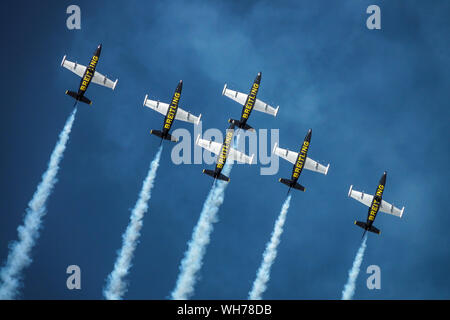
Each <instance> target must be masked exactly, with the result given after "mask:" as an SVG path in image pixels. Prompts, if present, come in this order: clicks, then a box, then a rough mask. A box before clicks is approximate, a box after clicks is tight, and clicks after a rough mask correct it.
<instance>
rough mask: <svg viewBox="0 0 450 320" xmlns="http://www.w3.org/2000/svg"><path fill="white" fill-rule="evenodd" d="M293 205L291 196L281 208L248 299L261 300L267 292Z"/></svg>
mask: <svg viewBox="0 0 450 320" xmlns="http://www.w3.org/2000/svg"><path fill="white" fill-rule="evenodd" d="M290 204H291V195H289V196H288V197H287V198H286V200H285V201H284V203H283V206H282V207H281V212H280V215H279V216H278V218H277V221H276V222H275V227H274V229H273V232H272V236H271V237H270V241H269V242H268V243H267V246H266V249H265V250H264V254H263V261H262V263H261V266H260V267H259V269H258V272H257V273H256V279H255V282H253V287H252V290H251V291H250V293H249V295H248V298H249V299H250V300H261V299H262V294H263V293H264V291H266V288H267V282H268V281H269V279H270V268H271V267H272V264H273V263H274V261H275V258H276V257H277V248H278V244H279V243H280V237H281V234H282V233H283V226H284V222H285V221H286V214H287V212H288V210H289V206H290Z"/></svg>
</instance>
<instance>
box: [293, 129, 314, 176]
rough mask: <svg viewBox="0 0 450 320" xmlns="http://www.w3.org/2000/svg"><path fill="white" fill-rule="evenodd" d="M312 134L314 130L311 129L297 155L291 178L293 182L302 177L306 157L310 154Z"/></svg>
mask: <svg viewBox="0 0 450 320" xmlns="http://www.w3.org/2000/svg"><path fill="white" fill-rule="evenodd" d="M311 135H312V130H311V129H309V130H308V133H307V134H306V136H305V140H304V141H303V144H302V147H301V148H300V151H299V153H298V156H297V161H296V162H295V164H294V168H293V169H292V176H291V180H292V182H293V184H295V183H296V182H297V180H298V178H299V177H300V174H301V173H302V171H303V167H304V166H305V161H306V157H307V154H308V149H309V145H310V143H311Z"/></svg>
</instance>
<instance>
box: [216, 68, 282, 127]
mask: <svg viewBox="0 0 450 320" xmlns="http://www.w3.org/2000/svg"><path fill="white" fill-rule="evenodd" d="M260 82H261V72H259V73H258V75H257V76H256V78H255V81H254V82H253V84H252V87H251V88H250V92H249V94H244V93H241V92H238V91H234V90H230V89H228V88H227V84H225V86H224V87H223V91H222V95H224V96H226V97H228V98H230V99H232V100H234V101H236V102H237V103H239V104H241V105H243V106H244V107H243V108H242V113H241V119H240V120H234V119H229V120H228V122H230V123H233V124H235V125H236V126H237V127H238V128H240V129H244V130H250V131H255V129H253V128H252V127H250V126H249V125H248V124H247V120H248V118H249V117H250V114H251V112H252V110H253V109H255V110H257V111H260V112H264V113H268V114H271V115H273V116H274V117H276V116H277V113H278V109H279V106H278V107H276V108H274V107H272V106H270V105H268V104H267V103H265V102H263V101H261V100H259V99H256V95H257V94H258V90H259V84H260Z"/></svg>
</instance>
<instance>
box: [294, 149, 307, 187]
mask: <svg viewBox="0 0 450 320" xmlns="http://www.w3.org/2000/svg"><path fill="white" fill-rule="evenodd" d="M308 147H309V142H308V141H303V146H302V149H301V150H300V155H299V157H298V159H297V162H296V163H295V170H294V177H295V178H298V176H299V174H300V171H301V169H302V168H303V165H304V163H305V158H306V152H308Z"/></svg>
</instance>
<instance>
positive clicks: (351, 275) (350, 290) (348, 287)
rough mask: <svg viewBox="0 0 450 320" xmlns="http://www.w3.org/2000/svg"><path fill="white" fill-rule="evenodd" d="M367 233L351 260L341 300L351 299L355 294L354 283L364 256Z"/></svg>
mask: <svg viewBox="0 0 450 320" xmlns="http://www.w3.org/2000/svg"><path fill="white" fill-rule="evenodd" d="M366 242H367V235H365V236H364V239H363V241H362V242H361V246H360V247H359V249H358V252H357V253H356V257H355V260H354V261H353V266H352V268H351V269H350V271H349V272H348V280H347V283H346V284H345V287H344V290H342V299H341V300H351V299H352V298H353V295H354V294H355V284H356V279H357V278H358V274H359V270H360V268H361V263H362V261H363V258H364V251H365V250H366Z"/></svg>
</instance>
